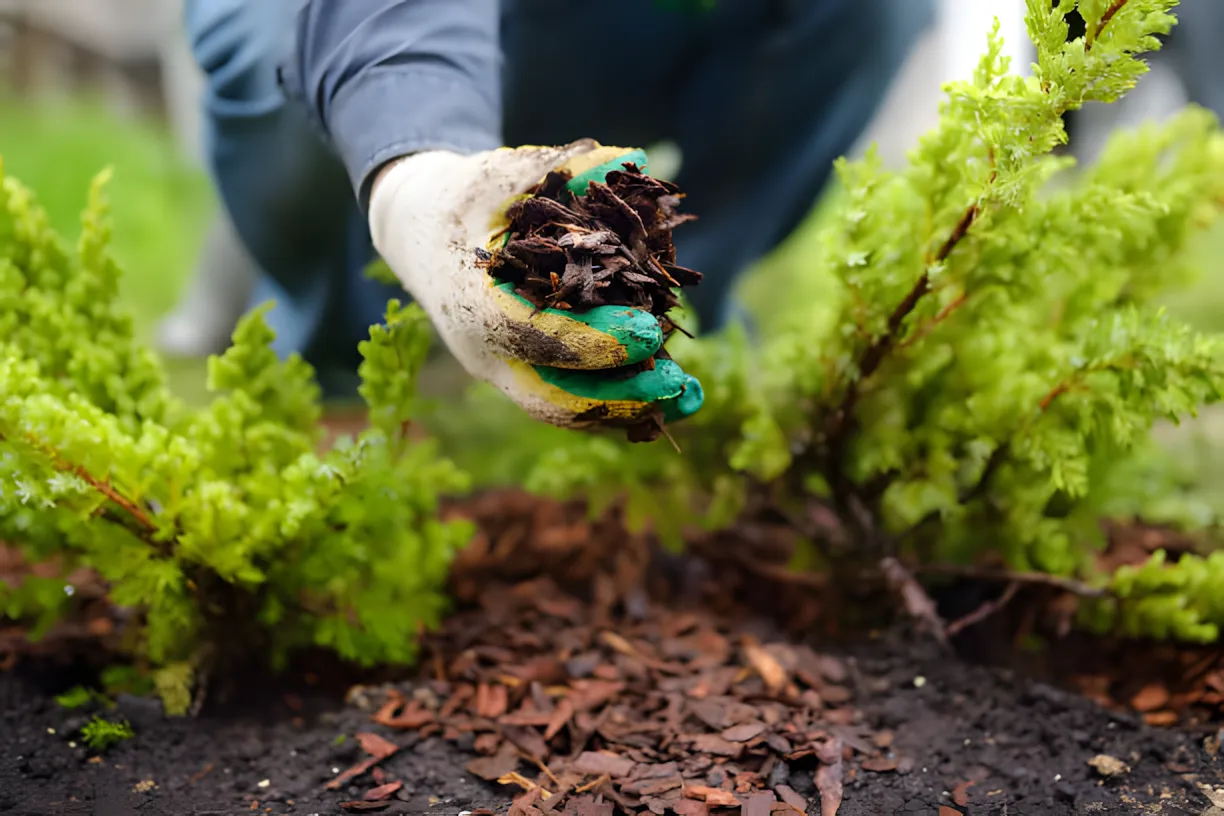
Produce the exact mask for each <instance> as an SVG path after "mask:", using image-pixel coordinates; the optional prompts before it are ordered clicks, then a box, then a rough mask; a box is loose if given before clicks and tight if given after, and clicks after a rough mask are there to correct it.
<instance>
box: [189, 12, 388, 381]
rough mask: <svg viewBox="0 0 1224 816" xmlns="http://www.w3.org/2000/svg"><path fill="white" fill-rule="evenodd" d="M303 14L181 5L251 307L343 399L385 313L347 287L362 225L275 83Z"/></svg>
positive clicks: (211, 158) (332, 166)
mask: <svg viewBox="0 0 1224 816" xmlns="http://www.w3.org/2000/svg"><path fill="white" fill-rule="evenodd" d="M301 3H302V0H254V1H253V0H188V2H187V9H186V12H187V13H186V24H187V32H188V37H189V39H190V42H191V46H192V51H193V52H194V54H195V57H196V60H197V62H198V63H199V65H200V67H201V69H202V70H203V71H204V73H205V76H206V83H207V84H206V89H205V99H204V120H205V152H206V155H207V157H208V164H209V169H210V171H211V173H212V176H213V179H214V183H215V186H216V189H217V190H218V192H219V194H220V197H221V199H222V201H223V203H224V205H225V207H226V208H227V210H228V211H229V214H230V217H231V219H232V221H233V223H234V226H235V229H236V230H237V231H238V234H239V236H240V237H241V239H242V241H243V243H244V244H245V246H246V248H247V250H248V251H249V252H250V254H251V256H252V258H254V259H255V262H256V263H257V264H258V265H259V267H260V269H261V270H262V273H263V274H262V275H261V279H260V281H259V282H258V284H257V285H256V287H255V292H254V294H253V298H252V305H256V304H258V303H262V302H265V301H267V300H268V299H275V301H276V306H275V308H274V309H273V310H272V313H271V314H270V315H269V322H270V324H271V326H272V328H273V329H274V330H275V331H276V334H277V339H276V342H275V348H276V351H277V353H278V354H280V355H281V356H286V355H288V354H290V353H293V352H297V353H300V354H302V355H303V356H304V357H306V359H307V360H309V361H310V362H311V363H312V364H314V365H315V366H316V368H317V369H318V373H319V379H320V381H321V383H322V384H323V386H324V388H325V391H328V392H329V393H352V389H353V387H354V386H355V380H354V376H355V371H356V366H357V362H358V359H359V358H358V356H357V343H358V341H359V340H360V339H361V338H362V337H364V336H365V333H366V330H367V329H368V326H369V324H370V323H369V322H365V321H366V320H367V319H369V321H370V322H377V321H378V319H379V318H380V316H381V311H382V308H383V306H384V305H385V302H386V301H385V297H383V298H382V299H381V300H379V299H378V297H373V296H371V292H370V290H371V288H379V289H381V287H366V286H363V285H360V284H358V285H356V286H355V285H354V284H353V279H354V277H356V278H358V279H359V280H361V278H360V275H361V270H362V269H363V268H364V267H365V265H366V264H367V263H368V262H369V261H370V260H371V259H372V258H373V257H374V253H373V248H372V246H371V245H370V241H369V234H368V228H367V227H366V224H365V220H364V218H363V217H362V216H361V213H360V211H359V209H358V207H357V204H356V200H355V198H354V196H353V191H352V189H351V187H350V185H349V182H348V178H347V176H346V174H345V172H344V168H343V166H342V165H341V164H340V162H339V161H338V159H337V158H336V157H335V155H334V154H333V153H332V152H331V151H330V149H329V148H328V146H327V145H326V144H325V143H324V142H323V140H322V139H321V138H320V137H319V136H318V135H317V134H316V132H315V131H314V129H313V128H312V127H311V126H310V123H309V121H308V120H307V118H306V115H305V112H304V111H303V110H302V109H301V108H300V107H299V106H297V105H295V104H292V103H290V102H289V101H288V100H286V99H285V97H284V95H283V94H282V92H281V90H280V87H279V84H278V82H277V76H276V67H277V65H278V63H279V61H280V59H281V57H282V56H283V55H284V54H286V53H288V50H289V49H290V48H291V47H292V40H291V37H292V35H293V25H292V24H293V17H294V14H295V13H296V11H297V9H298V7H299V6H300V5H301ZM387 292H388V290H385V289H382V290H381V291H380V292H378V293H377V294H378V295H383V294H386V293H387ZM361 293H364V297H362V298H361V299H360V300H358V296H359V295H360V294H361ZM400 294H401V295H402V292H401V293H400ZM371 302H374V303H376V304H377V306H376V307H371V306H370V303H371ZM355 310H356V311H358V312H359V313H358V314H354V311H355Z"/></svg>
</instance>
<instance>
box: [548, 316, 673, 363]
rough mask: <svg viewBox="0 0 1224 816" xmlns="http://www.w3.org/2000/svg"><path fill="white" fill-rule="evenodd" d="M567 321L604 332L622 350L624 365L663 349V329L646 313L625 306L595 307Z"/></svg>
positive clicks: (648, 357)
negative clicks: (623, 352)
mask: <svg viewBox="0 0 1224 816" xmlns="http://www.w3.org/2000/svg"><path fill="white" fill-rule="evenodd" d="M569 316H570V318H571V319H572V320H574V321H576V322H578V323H582V324H584V325H586V326H589V327H590V328H592V329H593V330H595V331H599V332H603V333H604V334H606V335H609V336H610V337H612V339H614V340H615V341H616V342H617V343H619V344H620V346H621V347H622V348H623V349H624V350H625V363H626V364H629V365H632V364H633V363H640V362H642V361H643V360H649V359H650V358H651V357H653V356H655V354H657V353H658V351H659V349H660V348H661V347H662V346H663V327H662V326H660V325H659V321H658V320H656V319H655V318H654V316H653V315H651V314H650V313H649V312H644V311H642V310H641V309H630V308H627V307H624V306H596V307H595V308H594V309H591V310H590V311H587V312H583V313H581V314H570V315H569Z"/></svg>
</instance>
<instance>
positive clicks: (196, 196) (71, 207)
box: [0, 0, 1224, 474]
mask: <svg viewBox="0 0 1224 816" xmlns="http://www.w3.org/2000/svg"><path fill="white" fill-rule="evenodd" d="M251 1H252V2H258V0H251ZM939 6H940V21H939V24H938V26H937V27H935V28H934V29H933V30H931V31H930V32H929V33H928V34H927V36H926V37H925V38H924V39H923V40H922V41H921V42H920V43H918V44H917V45H916V47H915V49H914V51H913V53H912V55H911V58H910V60H909V64H908V66H907V68H906V69H905V70H904V71H903V73H902V75H901V76H900V77H899V78H898V80H897V82H896V84H895V86H894V88H893V91H892V93H891V95H890V98H889V99H888V100H887V102H886V103H885V105H884V107H883V109H882V110H881V111H880V113H879V115H878V116H877V119H876V122H875V124H874V125H873V126H872V127H871V128H870V129H869V131H868V132H867V133H866V134H864V136H863V138H862V140H861V141H860V147H859V149H860V150H861V149H862V148H863V147H865V146H866V145H867V144H869V143H872V142H875V143H877V144H878V146H879V149H880V151H881V153H882V154H883V156H884V157H885V159H886V161H888V162H890V163H893V164H896V163H899V162H901V161H903V160H904V156H905V151H906V150H907V149H909V148H910V147H911V146H912V145H913V144H914V143H915V141H916V140H917V138H918V137H919V136H920V135H921V134H922V133H923V132H925V131H926V130H927V129H928V128H930V127H931V126H932V125H933V124H934V123H935V121H936V117H937V112H938V105H939V97H940V87H941V84H942V83H943V82H945V81H947V80H950V79H957V78H968V76H969V75H970V74H971V73H972V71H973V68H974V66H975V65H976V63H977V61H978V58H979V56H980V54H981V53H982V51H983V49H984V46H985V38H986V33H987V31H988V30H989V28H990V26H991V25H992V23H993V20H994V19H995V18H996V17H997V18H998V19H999V22H1000V25H1001V29H1002V34H1003V36H1004V38H1005V41H1006V43H1007V52H1008V53H1009V54H1010V55H1011V56H1012V57H1013V70H1014V71H1018V72H1022V73H1024V72H1027V71H1028V66H1029V63H1030V61H1031V58H1032V57H1031V53H1030V47H1029V44H1028V39H1027V36H1026V34H1025V31H1024V23H1023V13H1024V0H940V2H939ZM1222 9H1224V0H1183V2H1182V3H1181V6H1180V7H1179V9H1178V15H1179V17H1180V18H1181V19H1182V22H1183V24H1182V25H1179V26H1178V28H1177V29H1176V30H1175V32H1174V34H1173V35H1172V37H1171V38H1170V41H1169V43H1168V45H1167V46H1166V48H1165V49H1164V50H1163V51H1161V52H1159V53H1158V54H1156V55H1155V56H1154V57H1153V58H1152V59H1151V62H1152V66H1153V70H1152V73H1150V74H1149V75H1147V76H1146V77H1145V78H1144V79H1143V80H1142V82H1141V83H1140V86H1139V87H1138V88H1137V89H1136V91H1135V92H1133V93H1132V94H1131V95H1130V96H1129V97H1128V98H1127V99H1126V100H1124V101H1123V102H1122V103H1121V104H1118V105H1111V106H1097V107H1096V108H1094V109H1088V110H1085V111H1082V112H1080V113H1079V114H1078V115H1076V117H1075V119H1074V120H1073V121H1071V122H1069V128H1070V131H1071V134H1072V144H1071V151H1072V152H1073V153H1075V154H1077V155H1078V156H1080V157H1081V158H1083V159H1086V160H1091V158H1092V157H1093V156H1094V155H1095V154H1096V152H1097V151H1098V150H1099V149H1100V146H1101V144H1102V143H1103V141H1104V139H1105V138H1106V137H1107V136H1108V134H1109V133H1110V132H1111V131H1112V130H1113V129H1115V128H1117V127H1123V126H1125V127H1131V126H1134V125H1137V124H1138V123H1140V122H1144V121H1155V120H1160V119H1163V118H1164V117H1166V116H1168V115H1170V114H1171V113H1173V112H1175V111H1176V110H1178V109H1179V108H1180V107H1182V106H1183V105H1185V104H1186V103H1187V101H1194V102H1198V103H1200V104H1204V105H1206V106H1208V107H1212V108H1213V109H1214V110H1215V111H1216V113H1217V115H1218V114H1219V113H1220V104H1221V103H1220V102H1219V97H1220V96H1221V95H1222V94H1224V70H1221V66H1224V62H1222V61H1221V60H1222V57H1221V55H1220V54H1219V53H1218V52H1219V48H1218V45H1216V44H1215V43H1216V41H1217V40H1218V38H1219V37H1220V36H1221V35H1224V30H1217V28H1216V27H1215V25H1216V24H1215V22H1214V20H1218V19H1220V18H1221V17H1222V16H1224V15H1222V13H1221V10H1222ZM181 15H182V0H0V157H2V158H3V163H4V171H5V173H7V174H12V175H14V176H16V177H17V178H19V179H21V180H22V181H23V182H24V183H26V184H27V185H28V186H30V187H32V188H33V189H34V190H35V191H36V193H37V195H38V196H39V199H40V201H41V202H42V203H43V205H44V206H45V207H46V209H47V210H48V213H49V215H50V218H51V219H52V221H53V223H54V225H55V226H56V227H57V228H58V229H59V230H60V231H61V232H62V233H63V234H65V235H67V236H69V237H70V238H71V237H73V236H75V234H76V232H77V219H78V215H79V212H80V210H81V208H82V206H83V204H84V200H85V194H86V190H87V188H88V184H89V181H90V179H91V178H92V177H93V176H94V174H96V173H97V172H98V171H99V170H101V169H102V168H103V167H105V166H108V165H110V166H113V167H114V169H115V176H114V179H113V181H112V182H111V185H110V188H109V192H110V197H111V201H112V204H113V214H114V242H113V246H114V252H115V254H116V256H117V258H118V260H119V261H120V263H121V264H122V265H123V267H124V269H125V271H126V275H125V279H124V283H123V291H124V297H125V298H126V299H127V300H128V301H129V303H130V305H131V309H132V311H133V313H134V315H135V318H136V321H137V325H138V327H139V329H140V331H141V332H144V333H147V335H148V337H149V338H150V339H156V340H158V341H159V343H160V345H161V347H162V348H163V349H165V350H168V351H170V352H175V351H176V349H177V350H179V351H181V350H183V349H187V348H188V347H189V346H190V345H191V338H190V337H185V336H184V335H183V334H182V332H183V331H185V329H183V327H184V325H186V324H191V325H196V323H199V321H200V320H204V318H201V317H198V316H197V318H196V319H195V320H196V323H192V321H190V320H187V321H184V320H179V321H177V324H176V322H175V321H174V320H169V321H167V320H166V319H167V317H168V316H172V313H173V311H174V309H175V307H176V305H177V304H178V303H179V302H180V301H181V300H182V299H183V296H184V295H185V293H186V287H188V286H189V285H190V284H191V281H192V280H193V274H192V273H193V271H194V270H195V268H196V267H197V265H198V264H200V263H211V264H214V265H220V266H227V267H228V266H233V267H235V268H237V267H239V266H241V265H242V264H244V263H247V262H246V259H245V256H244V255H243V253H242V251H241V249H240V247H239V246H238V245H237V243H236V242H235V239H234V237H233V235H232V233H231V232H230V231H229V226H228V224H227V222H226V220H225V218H224V216H223V214H222V213H221V212H220V211H219V210H218V208H217V205H216V202H215V200H214V197H213V194H212V192H211V191H210V188H209V184H208V180H207V176H206V173H205V171H204V168H203V166H202V163H201V150H200V139H199V135H200V122H199V115H198V107H199V106H198V99H199V95H200V92H201V87H202V83H201V78H200V76H199V74H198V71H197V68H196V66H195V64H194V62H193V60H192V57H191V55H190V53H189V51H188V49H187V44H186V41H185V38H184V34H183V30H182V26H181V24H180V19H181ZM1204 15H1205V16H1204ZM1212 94H1215V95H1216V97H1217V98H1216V99H1212ZM593 135H595V136H597V135H598V134H593ZM649 147H650V149H651V151H652V154H653V158H652V169H653V170H655V171H656V172H659V173H660V174H661V175H667V174H668V168H669V167H674V166H675V164H674V163H675V161H677V160H679V159H680V158H682V157H678V156H676V155H675V154H674V152H673V151H671V150H670V148H669V146H668V145H654V146H649ZM813 204H814V206H815V205H816V204H817V202H813ZM818 223H819V218H817V217H813V218H812V219H809V223H808V226H805V227H804V228H802V229H801V230H800V231H799V233H798V234H796V235H794V236H793V237H792V238H791V239H790V241H788V242H787V244H786V245H785V246H784V247H783V248H782V249H780V250H779V252H778V253H776V254H777V255H778V256H779V257H778V258H771V259H767V261H766V262H764V263H763V264H761V268H762V269H769V268H771V267H777V266H778V265H779V264H790V265H799V266H801V265H802V264H803V259H804V258H809V259H810V257H811V255H810V253H812V252H816V251H817V249H816V244H815V242H814V240H813V238H812V236H813V234H814V232H815V228H816V226H817V225H818ZM1201 251H1202V259H1203V268H1204V272H1205V273H1206V274H1205V275H1204V277H1203V280H1202V282H1201V283H1200V284H1199V285H1198V286H1197V287H1196V288H1195V289H1194V290H1193V291H1189V292H1185V293H1183V294H1181V295H1179V296H1177V297H1176V298H1175V299H1174V300H1173V301H1171V303H1170V306H1171V308H1173V309H1174V310H1175V311H1177V312H1179V313H1180V314H1182V315H1183V316H1185V317H1187V318H1189V319H1190V320H1192V321H1193V322H1194V323H1195V324H1197V325H1198V326H1199V327H1200V328H1204V329H1212V330H1215V329H1221V328H1224V319H1222V318H1221V316H1220V315H1221V311H1222V310H1221V308H1219V307H1224V286H1220V285H1219V280H1220V277H1219V273H1220V271H1221V270H1220V262H1221V258H1222V257H1224V256H1222V255H1221V252H1222V251H1224V233H1219V234H1213V235H1212V236H1209V240H1205V241H1204V246H1203V248H1202V250H1201ZM758 274H759V273H758ZM187 300H190V298H187ZM176 325H177V327H178V329H177V330H178V332H179V333H178V334H176V333H175V331H176V329H175V326H176ZM188 356H190V355H188ZM174 365H175V366H176V368H175V370H176V371H177V372H179V374H180V375H181V380H182V387H183V388H185V389H192V388H195V387H198V386H199V384H200V377H199V376H198V375H199V372H200V371H201V369H200V366H199V361H198V360H190V359H188V360H186V361H180V362H179V363H175V364H174ZM176 376H177V375H176ZM1212 424H1213V423H1210V422H1209V423H1205V424H1204V423H1200V424H1199V426H1196V430H1195V433H1200V432H1204V429H1207V431H1209V430H1210V426H1211V425H1212ZM1215 424H1218V425H1219V426H1220V427H1221V428H1224V421H1221V422H1218V423H1215ZM1179 438H1183V439H1184V438H1185V435H1184V434H1183V437H1179ZM1221 441H1224V432H1222V433H1221ZM1198 449H1200V448H1199V447H1198V446H1191V447H1190V448H1188V450H1198ZM1222 474H1224V470H1222Z"/></svg>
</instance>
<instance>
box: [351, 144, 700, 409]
mask: <svg viewBox="0 0 1224 816" xmlns="http://www.w3.org/2000/svg"><path fill="white" fill-rule="evenodd" d="M625 161H633V162H635V163H636V164H638V165H639V166H644V164H645V155H644V154H643V153H641V151H629V150H626V149H624V148H614V147H601V146H600V145H599V144H597V143H596V142H593V141H590V140H584V141H580V142H574V143H573V144H570V145H567V146H564V147H521V148H500V149H497V150H491V151H487V152H484V153H477V154H474V155H460V154H457V153H451V152H448V151H429V152H424V153H417V154H414V155H412V156H408V157H405V158H402V159H399V160H397V161H395V162H394V163H392V164H391V165H389V166H388V167H387V168H384V169H383V170H382V171H381V172H380V173H379V176H378V178H377V179H376V180H375V183H374V187H373V190H372V192H371V197H370V229H371V234H372V235H373V239H374V246H375V248H376V249H377V250H378V252H379V254H380V255H381V256H382V258H383V260H384V261H386V263H387V266H388V267H390V269H391V271H392V272H394V273H395V275H396V277H397V278H398V279H399V280H400V282H401V283H402V284H403V286H404V288H405V289H406V290H407V291H408V293H409V294H411V295H412V297H413V298H414V299H415V300H416V302H417V303H419V304H420V305H421V307H422V308H423V309H424V310H425V312H426V313H427V314H428V315H429V317H430V319H431V320H432V321H433V324H434V327H435V328H436V329H437V331H438V333H439V334H440V335H441V337H442V339H443V341H444V342H445V343H446V345H447V347H448V348H449V349H450V351H451V353H452V354H454V356H455V358H456V359H457V360H458V361H459V363H460V364H461V365H462V366H463V367H464V368H465V369H466V370H467V372H468V373H469V374H471V375H472V376H473V377H476V378H477V379H481V380H485V381H487V382H490V383H492V384H493V385H495V386H496V387H497V388H499V389H501V390H502V391H503V392H505V393H506V394H507V395H508V396H509V397H510V399H512V400H513V401H514V402H515V403H517V404H518V405H519V406H520V407H521V408H523V410H525V411H526V412H527V413H528V414H530V415H531V416H533V417H535V418H536V419H539V420H542V421H544V422H548V423H551V424H553V425H558V426H561V427H569V428H581V427H591V426H597V425H633V424H636V423H637V422H639V421H641V419H642V418H643V417H645V416H646V415H647V414H649V413H650V412H651V411H652V410H653V408H654V406H658V408H659V409H661V410H662V413H663V418H664V420H665V421H675V420H678V419H682V418H684V417H686V416H689V415H691V414H693V413H695V412H696V411H697V410H698V409H699V408H700V407H701V404H702V401H703V399H704V397H703V394H702V390H701V385H700V383H698V382H697V380H696V379H695V378H693V377H691V376H689V375H687V374H685V373H684V372H683V371H682V370H681V369H680V367H679V366H678V365H676V363H674V362H673V361H671V360H658V361H656V364H655V367H654V369H653V370H644V371H640V372H638V373H633V372H632V370H629V369H625V368H624V366H628V365H632V364H634V363H640V362H642V361H644V360H647V359H649V358H650V357H652V356H654V354H655V353H656V352H657V351H658V350H659V347H660V346H661V345H662V343H663V331H662V328H661V327H660V325H659V322H658V321H657V320H656V319H655V318H654V316H653V315H651V314H649V313H648V312H645V311H642V310H640V309H632V308H628V307H622V306H600V307H597V308H595V309H591V310H590V311H587V312H583V313H579V314H575V313H571V312H569V311H564V310H557V309H545V310H543V311H541V312H539V313H536V310H535V307H534V306H533V305H532V304H531V303H530V302H528V301H527V300H526V299H524V298H522V297H520V296H519V295H516V294H515V293H514V291H513V286H512V285H510V284H500V285H499V284H498V283H497V282H496V281H494V280H493V278H492V277H491V276H490V275H489V273H488V271H487V270H486V269H485V268H483V267H482V266H480V265H479V262H480V260H481V259H480V256H479V254H478V250H481V249H486V250H492V249H493V248H494V246H493V244H492V243H491V240H492V238H493V236H494V234H495V233H496V232H497V230H498V229H499V228H500V227H501V226H503V225H504V224H505V218H504V214H505V210H506V208H507V206H508V205H509V204H510V203H511V202H512V201H513V200H514V199H515V198H516V197H518V196H520V195H522V194H523V193H524V192H525V191H527V190H528V189H529V188H530V187H532V186H533V185H534V184H536V183H538V182H539V181H541V180H542V179H543V178H544V176H545V175H547V174H548V173H549V172H550V171H552V170H559V169H565V170H568V171H570V172H571V173H572V174H573V175H574V182H571V184H572V185H573V184H575V183H577V184H580V185H581V188H582V189H585V187H586V184H587V182H588V181H589V180H591V179H594V180H597V181H602V180H603V179H604V176H605V175H606V174H607V173H608V172H610V171H612V170H616V169H620V168H621V165H622V163H623V162H625ZM574 189H576V187H575V188H574Z"/></svg>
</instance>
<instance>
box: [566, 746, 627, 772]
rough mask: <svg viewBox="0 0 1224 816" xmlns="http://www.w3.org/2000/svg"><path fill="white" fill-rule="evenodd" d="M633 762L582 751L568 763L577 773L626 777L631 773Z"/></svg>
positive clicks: (601, 753)
mask: <svg viewBox="0 0 1224 816" xmlns="http://www.w3.org/2000/svg"><path fill="white" fill-rule="evenodd" d="M634 764H635V763H634V761H633V760H632V759H626V758H625V757H622V756H616V755H615V754H606V753H603V752H596V751H583V752H582V753H581V754H579V755H578V757H577V758H576V759H575V760H574V761H573V762H571V763H570V767H571V768H573V769H574V770H575V771H578V772H579V773H585V774H590V775H592V776H601V775H603V774H607V775H609V776H616V777H622V776H628V775H629V774H630V773H632V771H633V766H634Z"/></svg>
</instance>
